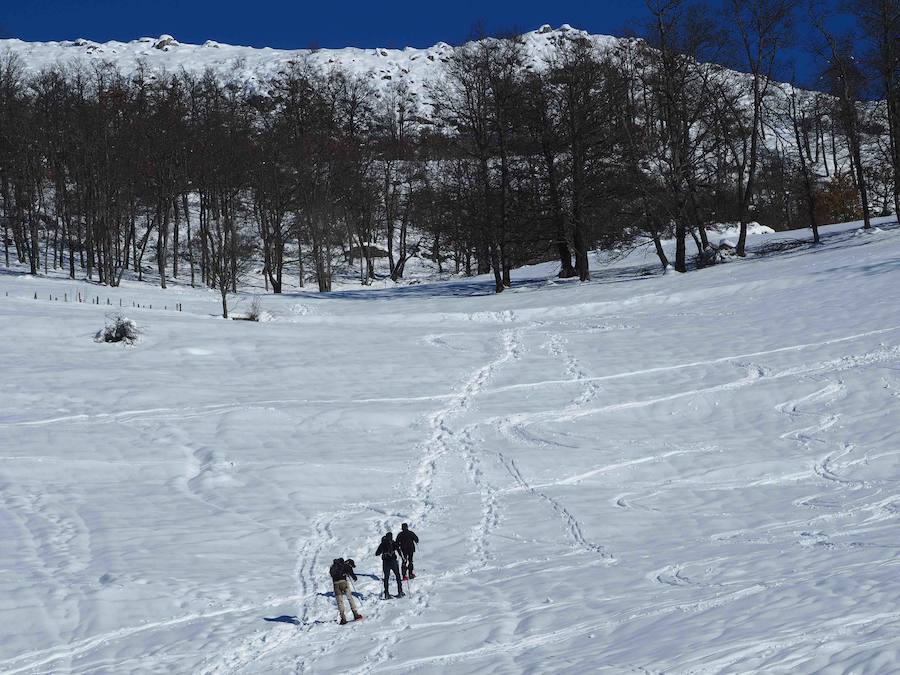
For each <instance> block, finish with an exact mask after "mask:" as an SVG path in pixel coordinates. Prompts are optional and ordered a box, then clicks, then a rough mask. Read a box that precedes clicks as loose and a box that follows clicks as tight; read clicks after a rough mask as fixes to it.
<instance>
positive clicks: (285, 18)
mask: <svg viewBox="0 0 900 675" xmlns="http://www.w3.org/2000/svg"><path fill="white" fill-rule="evenodd" d="M645 17H646V9H645V6H644V2H643V0H608V1H606V2H603V1H599V0H594V1H593V2H587V1H584V0H582V1H572V0H518V1H509V0H501V1H498V2H486V1H481V2H477V1H473V0H446V1H445V2H436V1H434V0H431V1H430V2H405V1H404V2H385V1H384V0H381V1H380V2H379V1H377V0H369V1H368V2H360V1H358V0H332V1H331V2H327V1H323V0H317V1H316V2H304V1H303V0H293V1H287V0H240V1H238V0H218V1H214V0H181V1H180V2H179V1H176V0H144V1H138V0H0V36H3V37H18V38H21V39H23V40H63V39H75V38H79V37H83V38H88V39H91V40H97V41H105V40H111V39H116V40H132V39H135V38H138V37H142V36H158V35H160V34H162V33H170V34H172V35H174V36H175V37H176V38H177V39H179V40H181V41H183V42H194V43H200V42H203V41H204V40H207V39H212V40H218V41H220V42H227V43H231V44H241V45H251V46H255V47H266V46H268V47H282V48H300V47H309V46H313V45H315V46H320V47H345V46H359V47H404V46H407V45H410V46H415V47H426V46H430V45H432V44H434V43H435V42H438V41H441V40H443V41H445V42H450V43H459V42H462V41H464V40H465V39H466V38H468V37H469V36H470V35H471V34H472V30H473V27H475V26H476V25H479V24H480V25H481V26H483V28H484V30H485V31H486V32H488V33H496V32H501V31H507V30H516V31H518V32H523V31H527V30H532V29H535V28H537V27H538V26H540V25H541V24H544V23H549V24H551V25H553V26H559V25H560V24H562V23H569V24H572V25H573V26H575V27H577V28H584V29H586V30H589V31H591V32H593V33H605V34H609V35H622V34H624V33H625V32H627V31H628V29H629V28H631V29H634V28H635V27H636V26H637V25H638V24H639V22H640V21H641V20H642V19H644V18H645ZM792 56H794V57H795V58H796V60H797V61H798V64H799V65H798V69H799V71H800V72H801V75H806V74H807V72H808V71H810V70H811V69H810V65H809V62H810V60H809V58H808V56H807V55H806V53H805V50H804V49H796V50H793V51H792Z"/></svg>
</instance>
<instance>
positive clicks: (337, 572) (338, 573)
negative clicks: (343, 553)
mask: <svg viewBox="0 0 900 675" xmlns="http://www.w3.org/2000/svg"><path fill="white" fill-rule="evenodd" d="M328 573H329V574H330V575H331V580H332V581H345V580H346V579H347V572H346V566H345V563H344V561H343V560H335V561H334V562H333V563H331V567H330V568H329V570H328Z"/></svg>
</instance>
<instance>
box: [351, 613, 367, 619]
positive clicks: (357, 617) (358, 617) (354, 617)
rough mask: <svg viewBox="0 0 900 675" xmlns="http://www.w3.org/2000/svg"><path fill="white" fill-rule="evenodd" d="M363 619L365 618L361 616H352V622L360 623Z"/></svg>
mask: <svg viewBox="0 0 900 675" xmlns="http://www.w3.org/2000/svg"><path fill="white" fill-rule="evenodd" d="M365 618H366V617H364V616H363V615H362V614H354V615H353V620H354V621H362V620H363V619H365Z"/></svg>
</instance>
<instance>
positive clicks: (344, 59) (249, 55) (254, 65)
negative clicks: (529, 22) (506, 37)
mask: <svg viewBox="0 0 900 675" xmlns="http://www.w3.org/2000/svg"><path fill="white" fill-rule="evenodd" d="M573 33H578V34H579V35H585V36H587V35H588V33H585V32H584V31H579V30H576V29H574V28H572V27H570V26H568V25H563V26H561V27H559V28H558V29H552V28H551V27H550V26H542V27H540V28H539V29H537V30H535V31H531V32H529V33H525V34H524V35H523V36H522V40H523V44H524V47H525V54H526V55H527V58H528V59H529V62H530V64H539V63H540V62H541V61H542V59H543V57H544V56H545V55H546V54H548V53H549V52H550V51H551V50H552V47H553V41H554V40H557V39H559V37H560V36H561V35H571V34H573ZM589 37H590V38H591V40H592V41H593V42H594V43H595V44H596V45H597V46H598V47H603V46H608V45H612V44H615V43H616V42H617V41H618V40H617V38H613V37H609V36H604V35H590V36H589ZM453 49H454V48H453V47H452V46H450V45H448V44H447V43H445V42H439V43H438V44H436V45H434V46H433V47H429V48H427V49H415V48H412V47H407V48H406V49H384V48H377V49H359V48H354V47H348V48H344V49H315V50H309V49H291V50H286V49H271V48H264V49H258V48H254V47H240V46H233V45H226V44H222V43H219V42H213V41H208V42H206V43H204V44H202V45H192V44H182V43H180V42H178V40H176V39H175V38H173V37H172V36H171V35H161V36H160V37H158V38H141V39H139V40H133V41H131V42H117V41H112V42H104V43H98V42H92V41H91V40H84V39H79V40H66V41H61V42H24V41H22V40H17V39H7V40H0V56H2V55H3V54H5V53H12V54H15V55H16V56H17V57H18V58H19V61H20V63H21V64H22V66H23V67H24V68H25V71H26V72H28V73H37V72H39V71H40V70H42V69H44V68H47V67H51V66H55V65H62V66H65V67H73V66H78V65H81V66H84V67H87V68H92V67H95V66H98V65H101V64H104V63H111V64H113V65H115V66H117V67H118V68H120V69H121V70H122V71H123V72H134V71H135V70H136V69H137V68H138V67H139V65H141V64H143V65H144V66H145V67H146V68H147V69H148V71H149V72H150V73H178V72H181V71H182V70H185V71H187V72H189V73H194V74H200V73H203V72H204V71H205V70H207V69H212V70H213V71H214V72H218V73H221V74H222V75H231V74H233V75H236V76H237V77H238V79H239V80H242V81H244V82H246V83H247V86H249V87H251V88H254V89H259V88H262V87H263V86H265V82H266V81H267V80H269V79H270V78H271V77H272V76H274V75H277V74H278V72H279V71H281V70H283V69H284V68H285V65H286V64H287V63H288V62H290V61H296V60H301V59H306V58H308V59H310V60H311V61H312V62H313V63H314V64H316V65H318V66H320V67H322V68H324V69H326V70H328V69H330V68H336V69H340V70H342V71H344V72H346V73H348V74H353V75H359V76H362V77H365V78H369V79H371V80H372V83H373V85H374V86H375V89H376V91H379V90H383V89H385V88H387V87H388V86H390V84H391V83H393V82H398V81H400V80H403V81H405V82H406V84H407V85H408V87H409V93H410V94H411V95H412V96H413V97H414V98H416V99H417V100H419V101H420V103H424V102H426V101H427V91H426V85H427V84H428V83H429V82H434V81H435V80H437V79H439V78H440V71H441V69H442V68H443V66H444V64H445V63H446V61H447V59H448V58H449V56H450V55H451V54H452V53H453ZM423 112H424V111H423Z"/></svg>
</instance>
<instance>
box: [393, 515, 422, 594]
mask: <svg viewBox="0 0 900 675" xmlns="http://www.w3.org/2000/svg"><path fill="white" fill-rule="evenodd" d="M418 543H419V538H418V537H417V536H416V533H415V532H413V531H412V530H411V529H409V525H407V524H406V523H403V524H402V525H401V526H400V534H398V535H397V548H398V549H400V557H401V558H402V559H403V564H402V565H401V572H402V573H403V580H404V581H406V580H407V579H415V578H416V575H415V574H414V573H413V554H414V553H415V552H416V544H418Z"/></svg>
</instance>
